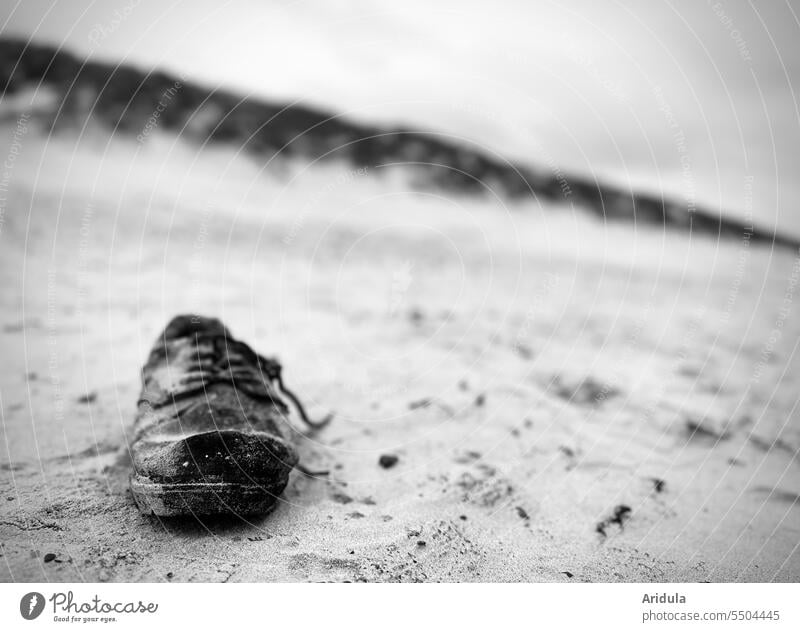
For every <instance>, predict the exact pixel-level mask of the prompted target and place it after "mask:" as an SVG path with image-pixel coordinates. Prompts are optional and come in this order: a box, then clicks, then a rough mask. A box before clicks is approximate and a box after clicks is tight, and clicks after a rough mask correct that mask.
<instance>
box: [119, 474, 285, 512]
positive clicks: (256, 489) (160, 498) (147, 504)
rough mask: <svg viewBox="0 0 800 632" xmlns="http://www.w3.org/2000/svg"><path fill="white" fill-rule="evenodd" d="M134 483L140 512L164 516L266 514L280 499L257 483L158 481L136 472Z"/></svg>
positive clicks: (132, 484)
mask: <svg viewBox="0 0 800 632" xmlns="http://www.w3.org/2000/svg"><path fill="white" fill-rule="evenodd" d="M130 484H131V492H133V498H134V500H135V501H136V505H137V506H138V507H139V511H141V513H143V514H146V515H156V516H160V517H162V516H163V517H168V516H187V515H195V516H210V515H220V514H228V515H237V516H247V515H256V514H266V513H268V512H269V511H270V510H271V509H272V508H273V507H274V505H275V501H276V500H277V498H278V496H277V494H275V493H273V492H271V491H270V490H269V488H268V487H267V486H264V485H257V484H243V483H154V482H153V481H151V480H150V479H148V478H145V477H139V476H136V475H132V476H131V479H130Z"/></svg>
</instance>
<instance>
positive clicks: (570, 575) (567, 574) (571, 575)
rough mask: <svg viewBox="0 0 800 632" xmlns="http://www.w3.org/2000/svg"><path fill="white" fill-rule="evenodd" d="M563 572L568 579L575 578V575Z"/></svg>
mask: <svg viewBox="0 0 800 632" xmlns="http://www.w3.org/2000/svg"><path fill="white" fill-rule="evenodd" d="M561 572H562V573H564V575H566V576H567V577H570V578H572V577H575V575H573V574H572V573H570V572H569V571H561Z"/></svg>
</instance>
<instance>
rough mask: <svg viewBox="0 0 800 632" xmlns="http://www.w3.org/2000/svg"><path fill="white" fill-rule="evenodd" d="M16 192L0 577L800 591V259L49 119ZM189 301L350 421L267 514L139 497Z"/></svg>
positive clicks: (8, 213)
mask: <svg viewBox="0 0 800 632" xmlns="http://www.w3.org/2000/svg"><path fill="white" fill-rule="evenodd" d="M3 129H4V133H3V138H4V139H5V143H6V144H4V145H3V146H2V148H0V149H2V155H3V156H5V155H8V154H9V151H10V149H9V147H10V144H9V143H10V142H11V138H12V134H13V130H14V127H13V123H12V124H11V125H10V126H8V125H7V126H6V127H5V128H3ZM6 198H7V199H6V201H5V202H4V203H3V215H2V233H0V244H1V245H0V275H1V277H2V287H3V291H2V293H0V301H2V307H1V311H0V319H1V322H0V326H1V327H2V328H1V329H0V340H1V341H2V343H1V344H2V351H3V359H4V362H3V363H2V367H0V413H1V414H2V425H3V432H2V435H0V540H1V541H2V549H1V550H0V555H1V556H2V557H0V579H2V580H3V581H59V582H68V581H69V582H72V581H118V582H124V581H206V582H225V581H484V582H485V581H548V582H550V581H553V582H555V581H565V582H566V581H569V582H594V581H646V582H649V581H691V582H694V581H797V580H798V579H800V554H798V542H800V526H799V525H800V522H798V517H799V516H800V513H799V512H800V504H799V503H798V493H800V475H799V474H800V470H798V465H800V463H798V457H797V453H798V448H799V447H800V416H799V415H798V412H797V410H796V404H797V393H798V379H800V365H798V359H797V355H796V350H797V345H798V341H800V337H798V333H800V332H799V329H800V324H798V318H797V308H796V306H794V305H793V301H792V299H793V297H794V294H795V292H796V291H797V287H796V285H797V277H798V271H799V270H798V261H797V259H796V257H795V253H793V252H791V251H789V250H786V249H781V250H774V251H773V250H771V249H769V248H765V247H761V246H759V247H755V246H748V245H746V244H747V239H746V236H743V239H742V240H741V241H735V240H728V241H726V242H725V243H722V244H717V243H715V242H714V241H713V240H710V239H705V238H704V239H692V238H690V237H688V236H686V235H681V234H673V233H669V234H666V235H665V234H663V233H661V232H659V231H657V230H653V229H640V230H636V229H635V228H634V227H632V226H629V225H628V226H626V225H604V224H603V223H601V222H598V221H597V220H592V219H590V218H588V217H584V216H583V215H581V214H580V213H575V212H573V210H572V209H570V208H568V207H555V206H552V205H550V206H541V205H538V204H537V203H535V202H529V203H527V204H524V205H523V204H517V205H514V206H508V205H505V204H504V203H503V202H502V201H500V200H496V199H490V198H485V199H476V198H460V197H457V196H453V195H447V196H437V195H434V194H431V193H418V192H415V191H414V188H413V184H410V183H409V182H407V181H404V180H403V178H402V177H401V174H399V173H397V174H390V175H388V176H387V175H376V174H372V173H356V172H352V171H350V170H348V168H347V167H344V166H341V167H336V166H327V167H325V168H321V167H311V168H308V167H307V166H304V165H301V164H295V163H292V164H283V165H281V166H280V167H278V166H273V167H271V168H270V169H269V170H262V169H261V168H260V167H259V166H258V165H255V164H253V163H251V162H249V161H248V160H247V159H244V158H242V157H240V156H237V155H236V152H235V151H234V150H225V149H215V150H213V151H211V150H207V151H203V152H201V153H199V154H198V153H197V150H196V148H193V147H186V146H183V145H181V144H180V143H176V142H174V141H173V139H171V138H168V137H158V135H154V137H153V138H151V139H150V140H149V141H148V144H147V145H146V146H144V147H139V146H137V145H136V144H135V143H133V142H131V141H123V140H114V141H111V142H108V139H107V138H106V137H104V136H103V135H102V134H99V133H88V134H86V136H85V137H84V140H83V141H82V142H81V143H80V144H78V145H76V142H75V136H74V135H71V134H70V133H63V134H61V135H59V136H57V137H52V138H49V139H48V138H47V136H46V135H45V134H44V133H43V132H41V131H38V130H37V129H36V128H35V127H34V126H31V129H30V130H29V131H28V133H27V134H26V135H25V137H24V139H23V141H22V143H21V145H20V147H19V151H18V155H17V156H16V159H15V162H14V167H13V169H12V170H11V172H10V176H9V179H8V186H7V193H6ZM189 311H193V312H199V313H203V314H208V315H216V316H218V317H220V318H222V319H223V320H224V321H225V323H226V324H228V326H229V327H230V328H231V329H232V331H233V332H234V334H235V335H236V336H237V337H239V338H241V339H243V340H245V341H247V342H249V343H250V344H251V345H252V346H253V347H254V348H255V349H257V350H258V351H259V352H260V353H262V354H265V355H276V356H278V357H279V358H280V360H281V361H282V363H283V365H284V376H285V379H286V382H287V384H289V385H290V386H291V387H292V388H293V390H295V392H297V393H298V394H299V395H301V396H302V397H303V398H304V400H306V402H307V403H308V404H309V408H310V410H311V411H312V412H313V413H315V414H318V415H319V414H324V413H326V412H328V411H334V412H335V414H336V418H335V420H334V422H333V423H332V424H331V425H330V426H329V427H328V428H327V429H325V430H324V431H323V432H321V433H319V434H318V435H316V436H314V437H305V436H303V435H302V433H300V432H298V433H297V435H296V440H297V444H298V446H299V450H300V454H301V460H302V462H303V463H304V464H305V465H306V466H307V467H309V468H311V469H320V470H322V469H327V470H330V472H331V474H330V476H328V477H307V476H304V475H301V474H299V473H295V474H294V475H293V476H292V478H291V480H290V483H289V486H288V488H287V489H286V491H285V493H284V496H283V498H282V500H281V502H280V503H279V504H278V506H277V508H276V509H275V511H274V512H273V513H271V514H270V515H268V516H263V517H259V518H257V519H254V518H250V519H230V520H213V521H212V520H206V521H203V522H202V523H200V522H196V521H176V520H171V521H160V520H158V519H155V518H151V517H146V516H141V515H140V514H139V513H138V512H137V510H136V508H135V506H134V504H133V502H132V498H131V495H130V492H129V490H128V488H127V478H128V475H129V473H130V468H129V465H128V463H127V458H126V457H127V437H128V436H129V433H130V430H131V423H132V421H133V416H134V412H135V405H136V398H137V395H138V392H139V388H140V382H139V374H138V372H139V369H140V367H141V365H142V363H143V362H144V359H145V356H146V353H147V351H148V350H149V348H150V346H151V344H152V342H153V339H154V337H155V336H156V335H157V333H158V332H159V331H160V330H161V329H162V328H163V326H164V324H165V323H166V322H167V320H168V319H169V318H170V317H171V316H173V315H174V314H176V313H181V312H189ZM298 430H300V426H299V425H298ZM382 455H392V456H395V457H397V460H396V463H394V464H393V465H392V466H391V467H388V468H387V467H383V466H382V465H381V464H380V462H379V461H380V459H381V456H382ZM389 460H392V459H389ZM384 462H385V463H387V460H386V459H384ZM45 560H49V561H45Z"/></svg>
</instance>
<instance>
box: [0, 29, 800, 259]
mask: <svg viewBox="0 0 800 632" xmlns="http://www.w3.org/2000/svg"><path fill="white" fill-rule="evenodd" d="M37 85H46V86H48V87H49V88H51V89H54V90H55V91H56V94H57V95H58V97H59V98H58V106H59V108H60V109H59V110H58V111H57V112H55V111H54V112H53V113H52V119H51V121H50V124H51V125H52V126H53V127H54V128H55V129H58V128H59V127H61V126H65V125H74V124H75V123H78V124H82V123H83V121H85V119H86V118H87V117H88V116H91V117H92V119H93V120H95V121H99V122H100V123H102V124H104V125H106V126H108V127H110V128H111V129H114V130H115V131H116V133H120V132H122V133H128V134H131V135H132V136H138V135H140V134H142V132H143V131H144V130H146V126H147V123H148V121H149V120H151V117H153V115H154V113H156V112H158V121H157V126H158V128H159V129H163V130H171V131H173V132H177V133H180V134H181V136H184V137H187V138H190V139H192V140H195V141H199V142H203V141H209V142H219V143H229V144H232V145H235V146H237V147H242V148H244V149H246V150H247V152H248V153H250V154H251V155H252V156H254V157H255V158H257V159H260V160H267V159H270V158H272V157H275V156H283V157H300V158H303V159H305V160H316V159H318V158H319V159H322V160H346V161H347V162H349V163H350V164H352V165H353V166H354V167H356V168H360V167H369V168H375V169H377V168H382V167H388V166H394V165H398V164H403V165H406V166H412V167H413V168H414V169H415V170H416V171H417V172H419V176H420V177H421V180H420V179H418V180H416V183H417V184H422V185H425V186H430V187H432V188H439V189H445V190H449V191H453V192H458V193H464V194H488V193H489V191H490V190H492V191H494V192H495V193H499V194H500V195H503V196H505V197H506V198H508V199H511V200H524V199H526V198H527V199H530V200H532V201H533V200H535V199H536V198H540V199H543V200H547V201H555V202H563V203H568V204H573V205H575V206H576V207H579V208H584V209H586V210H587V211H589V212H591V213H593V214H596V215H597V216H600V217H603V218H605V219H609V220H620V221H627V222H636V223H637V224H649V225H655V226H663V227H667V228H679V229H683V230H685V231H689V230H691V231H693V232H695V233H701V234H704V235H708V236H711V237H714V238H716V237H721V238H733V239H739V240H741V239H744V238H745V236H746V235H747V236H748V238H749V239H750V240H751V241H761V242H773V241H774V242H775V243H776V244H779V245H786V246H791V247H797V243H796V242H795V241H794V240H793V239H791V238H789V237H786V236H782V235H777V236H776V235H773V234H771V233H770V232H768V231H763V230H759V229H758V228H753V227H749V226H747V225H746V224H744V223H742V222H741V221H738V220H736V219H733V218H721V217H720V215H719V213H716V212H713V211H711V210H707V209H701V208H695V209H693V210H692V211H691V212H690V211H689V209H688V208H687V205H686V203H685V202H680V201H677V200H674V199H664V198H662V197H659V196H654V195H645V194H640V193H636V192H632V191H630V190H626V189H624V188H617V187H613V186H608V185H606V184H601V183H598V182H596V181H594V180H592V179H587V178H580V177H574V176H568V175H564V174H562V173H555V174H554V173H551V172H549V171H547V170H536V169H532V168H529V167H524V166H521V165H518V164H512V163H510V162H508V161H506V160H504V159H502V158H501V157H499V156H497V155H494V154H491V153H487V152H486V151H483V150H480V149H477V148H474V147H470V146H469V145H468V144H464V143H461V142H459V143H457V142H454V141H452V140H451V139H450V137H449V136H447V135H445V134H437V133H434V132H428V131H417V130H412V129H403V128H394V129H389V128H381V127H375V126H369V125H361V124H358V123H354V122H352V121H349V120H347V119H344V118H342V117H339V116H335V115H331V114H330V113H328V112H324V111H321V110H318V109H312V108H309V107H305V106H302V105H286V104H280V103H271V102H267V101H263V100H260V99H254V98H241V97H239V96H237V95H235V94H233V93H231V92H227V91H224V90H209V89H207V88H204V87H202V86H199V85H196V84H192V83H186V82H183V81H181V80H180V79H179V78H178V77H176V76H173V75H170V74H167V73H164V72H152V73H146V72H143V71H142V70H139V69H137V68H134V67H131V66H126V65H120V66H115V65H113V64H108V63H99V62H84V61H82V60H81V59H79V58H78V57H76V56H73V55H72V54H69V53H66V52H63V51H59V50H57V49H56V48H55V47H51V46H45V45H35V44H30V43H27V42H24V41H20V40H0V88H1V89H2V91H3V95H4V96H8V95H13V94H14V93H15V92H17V91H19V90H21V89H23V88H29V87H32V86H37ZM159 104H162V106H161V107H159Z"/></svg>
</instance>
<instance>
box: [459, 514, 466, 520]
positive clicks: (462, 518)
mask: <svg viewBox="0 0 800 632" xmlns="http://www.w3.org/2000/svg"><path fill="white" fill-rule="evenodd" d="M459 518H460V519H461V520H466V519H467V517H466V516H465V515H463V514H462V515H460V516H459Z"/></svg>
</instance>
